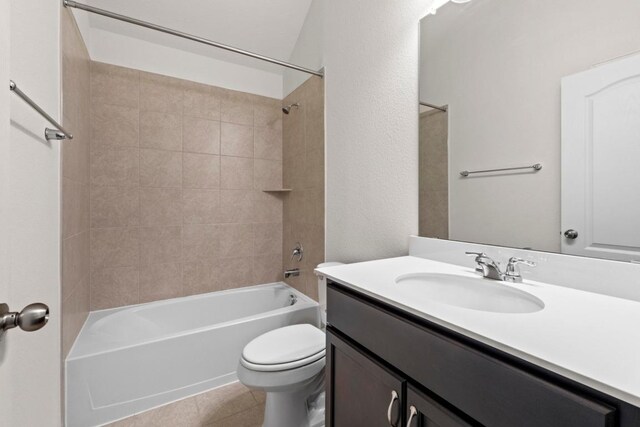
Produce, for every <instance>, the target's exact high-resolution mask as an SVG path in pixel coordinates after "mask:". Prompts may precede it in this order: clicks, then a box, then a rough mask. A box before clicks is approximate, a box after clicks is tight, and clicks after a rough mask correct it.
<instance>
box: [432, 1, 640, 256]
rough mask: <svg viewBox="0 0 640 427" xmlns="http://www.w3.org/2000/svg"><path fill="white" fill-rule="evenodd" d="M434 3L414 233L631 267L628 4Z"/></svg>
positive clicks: (639, 135) (635, 170)
mask: <svg viewBox="0 0 640 427" xmlns="http://www.w3.org/2000/svg"><path fill="white" fill-rule="evenodd" d="M437 3H438V5H440V7H438V9H437V11H436V12H435V13H432V14H430V15H427V16H426V17H425V18H424V19H422V21H421V23H420V26H421V58H420V67H421V69H420V101H421V106H420V235H422V236H426V237H437V238H442V239H452V240H459V241H467V242H474V243H484V244H493V245H501V246H509V247H516V248H530V249H535V250H542V251H551V252H562V253H566V254H573V255H581V256H590V257H598V258H608V259H613V260H620V261H627V262H629V261H636V262H640V2H639V1H637V0H610V1H606V2H602V1H597V0H563V1H553V0H542V1H541V0H471V1H466V2H464V3H461V2H460V1H457V2H447V1H446V0H440V1H439V2H437ZM434 11H435V9H434Z"/></svg>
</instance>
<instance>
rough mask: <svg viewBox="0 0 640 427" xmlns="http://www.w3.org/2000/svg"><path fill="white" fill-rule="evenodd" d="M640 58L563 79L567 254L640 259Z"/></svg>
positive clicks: (563, 151) (564, 243)
mask: <svg viewBox="0 0 640 427" xmlns="http://www.w3.org/2000/svg"><path fill="white" fill-rule="evenodd" d="M639 118H640V55H634V56H631V57H627V58H624V59H620V60H616V61H613V62H610V63H608V64H605V65H601V66H599V67H597V68H594V69H591V70H588V71H585V72H582V73H579V74H575V75H572V76H569V77H566V78H564V79H563V81H562V231H563V232H564V231H566V230H570V229H573V230H576V231H577V232H578V236H577V238H575V239H570V238H567V237H563V239H562V252H563V253H568V254H574V255H584V256H591V257H598V258H608V259H617V260H623V261H630V260H640V228H639V227H637V218H640V195H639V194H638V191H637V190H638V188H640V173H639V171H638V164H640V120H639Z"/></svg>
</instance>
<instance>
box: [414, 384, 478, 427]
mask: <svg viewBox="0 0 640 427" xmlns="http://www.w3.org/2000/svg"><path fill="white" fill-rule="evenodd" d="M407 420H408V421H407V427H471V426H474V425H479V424H470V423H469V422H467V421H465V420H463V419H462V418H460V416H458V415H456V414H455V413H453V412H452V411H450V410H449V409H447V408H445V407H443V406H442V405H440V404H439V403H437V402H436V401H434V400H433V399H431V398H430V397H428V396H427V395H426V394H423V393H421V392H420V391H418V390H416V389H415V388H413V387H411V386H410V385H409V386H407Z"/></svg>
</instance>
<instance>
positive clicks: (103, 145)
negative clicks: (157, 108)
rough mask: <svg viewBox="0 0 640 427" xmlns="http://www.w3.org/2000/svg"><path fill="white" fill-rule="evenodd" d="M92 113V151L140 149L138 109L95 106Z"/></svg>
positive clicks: (106, 105)
mask: <svg viewBox="0 0 640 427" xmlns="http://www.w3.org/2000/svg"><path fill="white" fill-rule="evenodd" d="M91 113H92V114H91V146H92V149H94V150H106V149H113V148H128V147H136V148H137V147H138V128H139V115H138V109H137V108H135V107H126V106H122V105H111V104H94V105H93V107H92V109H91ZM74 139H75V138H74Z"/></svg>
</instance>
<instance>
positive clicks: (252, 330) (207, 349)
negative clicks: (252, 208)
mask: <svg viewBox="0 0 640 427" xmlns="http://www.w3.org/2000/svg"><path fill="white" fill-rule="evenodd" d="M298 323H310V324H314V325H318V324H319V308H318V304H317V303H316V302H315V301H313V300H312V299H310V298H308V297H306V296H305V295H304V294H302V293H300V292H298V291H296V290H295V289H293V288H291V287H289V286H287V285H286V284H284V283H273V284H268V285H259V286H252V287H248V288H241V289H233V290H228V291H222V292H214V293H210V294H204V295H194V296H190V297H185V298H176V299H172V300H165V301H159V302H153V303H149V304H142V305H135V306H129V307H120V308H116V309H110V310H102V311H97V312H92V313H91V314H90V315H89V317H88V319H87V321H86V323H85V324H84V326H83V328H82V331H81V332H80V334H79V336H78V338H77V340H76V342H75V344H74V346H73V348H72V349H71V352H70V353H69V356H68V357H67V360H66V393H67V396H66V423H67V426H69V427H88V426H97V425H102V424H105V423H108V422H112V421H115V420H118V419H121V418H125V417H128V416H131V415H133V414H136V413H139V412H142V411H145V410H148V409H151V408H154V407H156V406H160V405H163V404H166V403H169V402H172V401H175V400H178V399H182V398H184V397H188V396H191V395H194V394H198V393H201V392H204V391H207V390H210V389H212V388H215V387H219V386H221V385H224V384H227V383H229V382H232V381H235V380H236V367H237V364H238V360H239V357H240V354H241V352H242V349H243V347H244V345H245V344H246V343H248V342H249V341H250V340H251V339H253V338H255V337H256V336H258V335H260V334H262V333H264V332H266V331H269V330H272V329H275V328H279V327H282V326H286V325H292V324H298Z"/></svg>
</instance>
